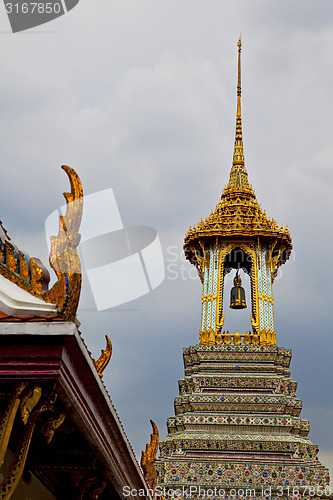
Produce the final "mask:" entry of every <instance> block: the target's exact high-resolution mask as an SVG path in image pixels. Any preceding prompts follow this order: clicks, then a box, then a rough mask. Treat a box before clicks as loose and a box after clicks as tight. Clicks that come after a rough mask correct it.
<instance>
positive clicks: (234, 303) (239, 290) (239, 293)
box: [230, 269, 246, 309]
mask: <svg viewBox="0 0 333 500" xmlns="http://www.w3.org/2000/svg"><path fill="white" fill-rule="evenodd" d="M245 307H246V302H245V290H244V288H243V287H242V280H241V278H240V276H238V269H237V273H236V276H235V277H234V286H233V287H232V289H231V291H230V308H231V309H245Z"/></svg>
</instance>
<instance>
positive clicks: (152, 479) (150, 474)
mask: <svg viewBox="0 0 333 500" xmlns="http://www.w3.org/2000/svg"><path fill="white" fill-rule="evenodd" d="M150 423H151V425H152V428H153V433H152V434H150V443H149V444H147V445H146V450H145V451H143V452H142V455H141V467H142V470H143V473H144V478H145V481H146V483H147V485H148V487H149V489H150V490H152V491H153V494H154V493H155V488H156V483H157V472H156V469H155V466H154V463H155V461H156V454H157V450H158V442H159V434H158V429H157V426H156V424H155V422H153V421H152V420H150Z"/></svg>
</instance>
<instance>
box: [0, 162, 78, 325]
mask: <svg viewBox="0 0 333 500" xmlns="http://www.w3.org/2000/svg"><path fill="white" fill-rule="evenodd" d="M62 168H63V170H64V171H65V172H66V174H67V175H68V178H69V181H70V185H71V192H70V193H64V196H65V199H66V214H65V215H64V216H62V215H61V216H60V217H59V231H58V235H57V236H51V253H50V265H51V267H52V268H53V270H54V271H55V273H56V275H57V278H58V281H57V282H56V283H55V284H54V285H53V286H52V288H50V289H49V288H48V284H49V280H50V275H49V272H48V270H47V269H46V268H45V267H44V266H43V264H42V263H41V262H40V260H39V259H36V258H30V257H29V255H28V254H26V253H24V252H22V251H21V250H19V249H18V248H17V246H16V245H15V244H14V243H12V242H11V241H10V238H9V236H8V235H7V232H6V230H5V229H4V228H3V226H2V223H1V222H0V277H1V276H3V277H4V278H6V280H8V281H9V282H11V283H12V284H14V285H17V286H18V287H19V288H20V289H22V290H24V291H25V292H28V294H30V295H32V296H33V297H34V298H35V299H37V300H32V299H31V300H32V301H31V300H30V302H31V303H29V300H28V298H27V297H28V294H26V295H24V294H22V293H21V294H19V293H18V292H19V291H18V290H14V291H13V288H12V287H10V286H8V284H6V283H5V282H3V286H5V288H6V294H7V295H6V298H5V300H6V304H3V300H4V299H3V300H2V299H1V297H2V298H3V296H4V289H1V290H0V292H1V293H2V295H1V294H0V295H1V297H0V304H2V305H0V321H2V320H6V318H7V316H8V314H9V313H8V312H6V311H8V310H12V311H13V312H12V315H14V316H15V317H20V318H21V319H23V320H24V319H26V318H27V317H30V316H39V317H40V318H47V319H49V320H50V319H53V320H54V319H62V320H65V321H74V320H75V316H76V311H77V307H78V303H79V298H80V292H81V265H80V258H79V254H78V252H77V246H78V244H79V242H80V233H79V227H80V223H81V217H82V210H83V191H82V185H81V181H80V178H79V176H78V175H77V173H76V172H75V171H74V170H73V169H72V168H70V167H68V166H66V165H63V166H62ZM8 294H9V295H8ZM44 304H54V305H55V306H56V308H54V307H50V308H47V307H45V306H44ZM1 307H2V308H5V309H6V310H5V311H3V310H1ZM20 311H23V312H22V313H21V314H20Z"/></svg>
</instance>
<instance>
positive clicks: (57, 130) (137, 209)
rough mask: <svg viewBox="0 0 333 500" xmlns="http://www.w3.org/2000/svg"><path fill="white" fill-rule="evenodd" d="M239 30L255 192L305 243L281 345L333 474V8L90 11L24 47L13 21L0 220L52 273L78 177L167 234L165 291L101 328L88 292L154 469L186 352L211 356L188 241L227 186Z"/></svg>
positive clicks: (297, 243) (108, 377) (124, 415)
mask: <svg viewBox="0 0 333 500" xmlns="http://www.w3.org/2000/svg"><path fill="white" fill-rule="evenodd" d="M240 32H241V34H242V41H243V49H242V88H243V94H242V112H243V134H244V150H245V160H246V166H247V170H248V173H249V180H250V183H251V184H252V185H253V187H254V188H255V190H256V195H257V198H258V201H259V203H261V205H262V207H263V208H264V209H265V210H266V213H267V215H268V216H270V217H274V218H275V219H276V220H277V221H278V222H279V224H283V225H286V224H287V225H288V227H289V230H290V232H291V235H292V238H293V245H294V252H293V254H292V256H291V259H290V260H289V262H288V263H287V264H285V265H284V266H283V268H282V273H281V277H280V279H279V280H276V282H275V284H274V294H275V323H276V328H277V340H278V344H279V345H280V346H283V347H286V348H291V349H293V362H292V378H293V379H294V380H296V381H298V383H299V386H298V396H299V397H300V398H301V399H302V401H303V411H302V414H301V416H302V417H303V418H307V419H309V420H310V422H311V424H312V429H311V433H310V438H311V439H312V441H313V442H314V443H316V444H318V445H319V446H320V449H321V457H322V461H323V462H324V463H325V464H326V465H330V466H331V470H332V475H333V431H332V420H333V398H332V396H333V389H332V385H333V383H332V354H331V353H332V348H333V340H332V337H333V335H332V334H333V332H332V299H333V294H332V263H331V255H332V250H333V248H332V246H333V244H332V243H333V238H332V214H333V206H332V205H333V202H332V188H333V173H332V172H333V140H332V139H333V123H332V115H333V100H332V87H333V5H332V2H331V0H320V1H318V0H317V1H306V0H298V1H295V0H282V1H281V0H278V1H272V0H271V1H270V2H267V0H262V1H261V0H252V1H251V2H250V1H248V2H246V1H241V0H240V1H237V2H232V1H229V2H227V1H224V0H209V1H207V0H206V1H204V0H177V1H176V0H140V1H139V0H122V1H120V0H118V1H115V0H98V2H94V1H89V0H80V2H79V4H78V5H77V6H76V7H75V8H74V9H73V10H72V11H70V12H69V13H68V14H66V15H64V16H62V17H60V18H59V19H57V20H55V21H52V22H50V23H48V24H45V25H43V26H40V27H38V28H35V29H32V30H29V31H27V32H22V33H17V34H12V33H11V31H10V25H9V21H8V19H7V17H6V14H5V10H4V8H3V10H2V11H1V17H0V40H1V52H0V60H1V79H0V110H1V111H0V151H1V162H2V179H1V183H2V189H1V202H0V205H1V212H0V218H1V219H2V221H3V223H4V226H5V227H6V229H7V230H8V233H9V235H10V236H11V238H12V239H13V241H14V242H15V243H16V244H17V245H18V246H19V247H20V249H22V250H25V251H26V252H28V253H29V254H30V255H31V256H38V257H41V258H42V259H43V261H44V262H45V263H46V262H47V258H48V257H47V247H46V241H45V236H44V222H45V219H46V217H47V216H48V215H49V214H50V213H51V212H52V211H53V210H55V209H56V208H57V207H58V206H60V205H61V204H62V203H63V197H62V193H63V191H66V190H68V181H67V178H66V175H65V174H64V173H63V172H62V171H61V170H60V166H61V165H62V164H64V163H65V164H67V165H70V166H71V167H73V168H74V169H75V170H76V171H77V172H78V174H79V175H80V177H81V180H82V183H83V188H84V192H85V194H91V193H94V192H96V191H99V190H101V189H105V188H109V187H110V188H113V190H114V194H115V197H116V200H117V203H118V206H119V210H120V213H121V216H122V219H123V222H124V224H126V225H130V226H135V225H141V226H149V227H153V228H155V229H156V230H157V232H158V234H159V236H160V240H161V244H162V247H163V252H164V258H165V266H166V279H165V280H164V282H163V283H162V284H161V285H160V286H159V287H158V288H156V289H155V290H153V291H152V292H151V293H149V294H148V295H146V296H144V297H141V298H139V299H137V300H135V301H133V302H131V303H129V304H125V305H123V306H120V307H118V308H114V309H110V310H107V311H102V312H97V311H96V309H95V306H94V303H93V302H92V299H91V292H90V290H89V287H88V285H87V282H85V284H84V291H83V297H82V302H81V307H80V310H79V313H78V317H79V320H80V321H81V332H82V335H83V337H84V339H85V341H86V343H87V344H88V346H89V349H90V350H91V351H92V353H93V355H94V357H96V356H98V355H99V352H100V349H101V348H102V347H103V346H104V335H105V334H109V336H110V337H111V340H112V343H113V356H112V360H111V362H110V365H109V366H108V368H107V369H106V371H105V375H104V381H105V384H106V385H107V388H108V391H109V393H110V395H111V398H112V400H113V402H114V404H115V406H116V408H117V410H118V413H119V415H120V418H121V420H122V422H123V424H124V427H125V430H126V433H127V435H128V437H129V440H130V442H131V443H132V445H133V447H134V450H135V452H136V453H137V454H138V455H140V453H141V450H143V449H144V448H145V444H146V442H147V441H148V440H149V434H150V432H151V429H150V424H149V419H150V418H152V419H153V420H154V421H155V422H156V423H157V425H158V427H159V429H160V435H161V438H164V437H165V435H166V425H165V422H166V420H167V418H168V417H169V416H170V415H172V414H173V399H174V397H175V396H176V395H177V394H178V383H177V381H178V379H179V378H181V377H182V376H183V365H182V348H183V347H187V346H189V345H195V344H197V342H198V336H199V333H198V332H199V328H200V317H201V284H200V281H199V280H198V279H195V273H194V270H192V269H191V266H190V264H187V263H185V262H184V259H183V257H182V245H183V237H184V234H185V232H186V231H187V229H188V227H189V226H190V225H193V224H196V223H197V222H198V221H199V220H200V219H201V217H203V218H204V217H206V216H208V215H209V214H210V211H211V209H212V208H214V207H215V205H216V203H217V202H218V199H219V197H220V194H221V190H222V188H223V186H224V185H225V184H226V182H227V180H228V175H229V170H230V166H231V161H232V153H233V141H234V131H235V112H236V80H237V40H238V36H239V33H240ZM175 276H178V278H177V279H174V278H175ZM113 286H116V284H114V283H110V287H113ZM248 301H249V297H248ZM235 314H236V316H231V315H230V314H229V315H228V317H226V323H225V326H226V328H228V326H229V325H230V330H231V331H232V330H233V329H235V328H238V325H240V326H239V328H240V329H241V330H242V329H245V328H247V325H248V324H249V323H250V320H249V317H250V316H249V315H250V311H249V310H247V313H246V314H248V316H247V318H246V317H245V319H244V315H243V316H242V317H241V316H237V312H236V313H235ZM244 314H245V313H244ZM238 318H239V320H238ZM227 320H228V321H229V323H228V324H227ZM238 321H239V323H238Z"/></svg>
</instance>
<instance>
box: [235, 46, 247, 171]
mask: <svg viewBox="0 0 333 500" xmlns="http://www.w3.org/2000/svg"><path fill="white" fill-rule="evenodd" d="M237 46H238V81H237V116H236V137H235V149H234V159H233V163H232V166H233V168H243V169H245V161H244V150H243V132H242V113H241V94H242V87H241V49H242V41H241V37H239V40H238V43H237Z"/></svg>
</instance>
